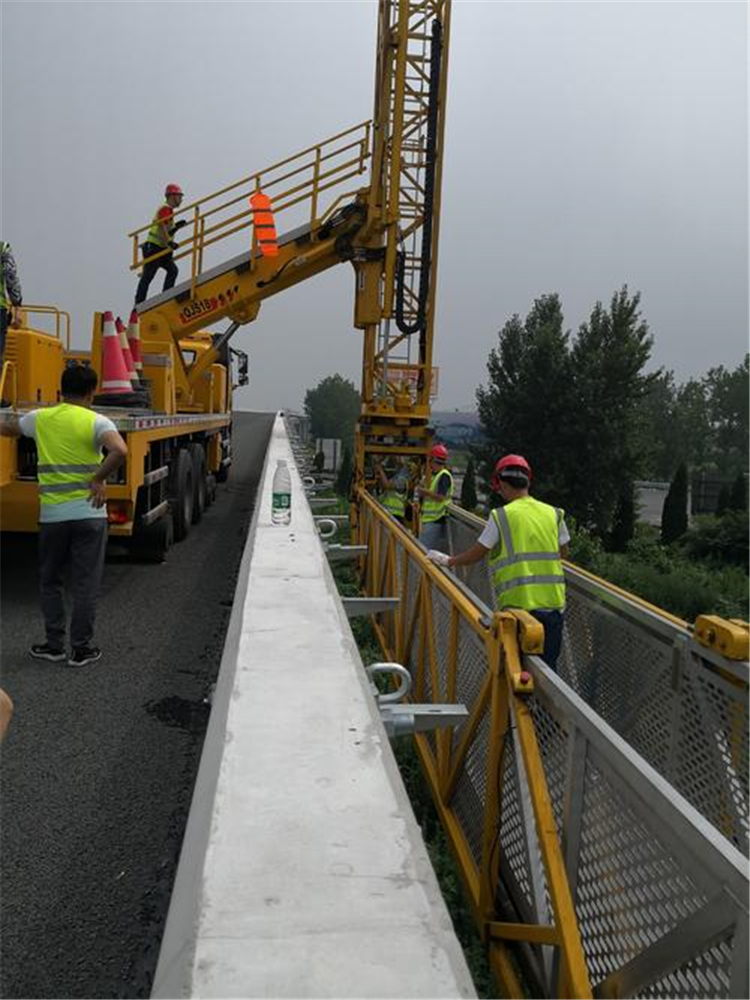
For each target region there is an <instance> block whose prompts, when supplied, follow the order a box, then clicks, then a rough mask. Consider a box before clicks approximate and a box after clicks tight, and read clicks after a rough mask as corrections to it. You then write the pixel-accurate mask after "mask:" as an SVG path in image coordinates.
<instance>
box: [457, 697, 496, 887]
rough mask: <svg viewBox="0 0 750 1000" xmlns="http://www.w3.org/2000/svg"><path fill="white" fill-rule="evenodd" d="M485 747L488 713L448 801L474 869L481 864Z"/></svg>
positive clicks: (485, 772) (487, 734) (485, 714)
mask: <svg viewBox="0 0 750 1000" xmlns="http://www.w3.org/2000/svg"><path fill="white" fill-rule="evenodd" d="M488 747H489V712H485V713H484V715H483V716H482V721H481V722H480V724H479V726H478V728H477V731H476V733H475V734H474V739H473V740H472V742H471V745H470V746H469V749H468V752H467V754H466V761H465V765H464V768H463V770H462V771H461V776H460V777H459V779H458V781H457V783H456V789H455V792H454V794H453V798H452V800H451V808H452V809H453V811H454V812H455V814H456V816H457V818H458V820H459V822H460V824H461V829H462V830H463V832H464V835H465V836H466V839H467V841H468V843H469V847H470V848H471V852H472V855H473V856H474V860H475V862H476V864H477V867H478V866H479V865H480V864H481V862H482V831H483V829H484V809H485V803H486V796H487V752H488Z"/></svg>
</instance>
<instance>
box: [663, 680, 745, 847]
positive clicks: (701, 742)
mask: <svg viewBox="0 0 750 1000" xmlns="http://www.w3.org/2000/svg"><path fill="white" fill-rule="evenodd" d="M727 689H730V690H729V692H728V690H727ZM728 694H729V696H728ZM732 695H733V692H732V691H731V686H730V685H729V683H728V682H726V681H724V680H722V678H721V677H718V676H716V675H715V674H711V673H709V672H708V671H707V670H705V669H701V667H700V665H699V664H698V665H695V664H694V668H693V669H692V670H691V669H688V670H687V671H686V672H685V674H684V676H683V683H682V691H681V698H680V719H679V737H680V738H679V741H678V742H677V746H676V749H675V767H674V769H673V771H674V773H673V775H672V780H673V783H674V785H675V788H677V790H678V791H679V792H680V793H681V794H682V795H684V796H685V798H686V799H687V800H688V801H689V802H691V803H692V804H693V805H694V806H695V807H696V809H698V810H700V812H702V813H703V815H704V816H707V817H708V818H710V819H711V821H712V822H713V823H714V825H715V826H716V827H717V828H718V829H719V830H720V831H721V832H722V833H723V834H724V836H725V837H727V838H728V839H729V840H731V841H732V842H733V843H734V844H735V845H736V846H737V847H739V848H740V849H741V850H743V851H744V852H745V853H747V846H748V724H747V702H745V703H744V704H742V703H740V702H739V701H737V700H736V698H733V697H732ZM730 699H731V700H730Z"/></svg>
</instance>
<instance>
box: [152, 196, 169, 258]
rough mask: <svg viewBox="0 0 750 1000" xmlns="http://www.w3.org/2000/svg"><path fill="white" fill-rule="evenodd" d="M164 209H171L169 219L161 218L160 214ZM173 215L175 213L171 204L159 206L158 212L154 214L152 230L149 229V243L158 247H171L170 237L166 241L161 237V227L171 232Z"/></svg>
mask: <svg viewBox="0 0 750 1000" xmlns="http://www.w3.org/2000/svg"><path fill="white" fill-rule="evenodd" d="M164 208H168V209H169V212H170V215H169V218H168V219H160V218H159V212H161V211H162V209H164ZM173 215H174V212H173V211H172V206H171V205H170V204H169V202H166V201H165V202H164V204H163V205H159V207H158V208H157V210H156V212H155V213H154V218H153V220H152V222H151V228H150V229H149V231H148V235H147V236H146V242H147V243H155V244H156V245H157V246H158V247H168V246H169V237H167V239H166V240H165V239H164V237H163V236H162V235H161V227H162V226H164V227H165V228H166V229H167V230H169V223H170V222H171V220H172V216H173Z"/></svg>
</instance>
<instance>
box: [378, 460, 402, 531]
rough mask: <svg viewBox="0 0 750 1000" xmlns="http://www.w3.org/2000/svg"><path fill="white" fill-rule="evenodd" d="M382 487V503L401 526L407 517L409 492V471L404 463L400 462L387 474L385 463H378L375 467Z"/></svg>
mask: <svg viewBox="0 0 750 1000" xmlns="http://www.w3.org/2000/svg"><path fill="white" fill-rule="evenodd" d="M375 471H376V473H377V477H378V485H379V487H380V502H381V503H382V505H383V506H384V507H385V509H386V510H387V511H388V513H389V514H392V515H393V517H395V518H396V520H397V521H399V522H400V523H401V524H403V523H404V520H405V517H406V497H407V493H408V490H409V470H408V469H407V468H406V466H405V465H404V463H403V461H402V462H399V463H398V465H397V466H396V468H395V469H389V470H388V471H387V472H386V470H385V469H384V468H383V463H382V462H378V463H377V464H376V466H375Z"/></svg>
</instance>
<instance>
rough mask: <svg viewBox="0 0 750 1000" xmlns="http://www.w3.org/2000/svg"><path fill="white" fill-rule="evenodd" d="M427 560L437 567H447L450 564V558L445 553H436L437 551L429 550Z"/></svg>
mask: <svg viewBox="0 0 750 1000" xmlns="http://www.w3.org/2000/svg"><path fill="white" fill-rule="evenodd" d="M427 558H428V559H429V560H430V562H434V563H435V564H436V565H437V566H447V565H448V563H449V562H450V556H449V555H448V554H447V553H446V552H438V550H437V549H430V550H429V552H428V553H427Z"/></svg>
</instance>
